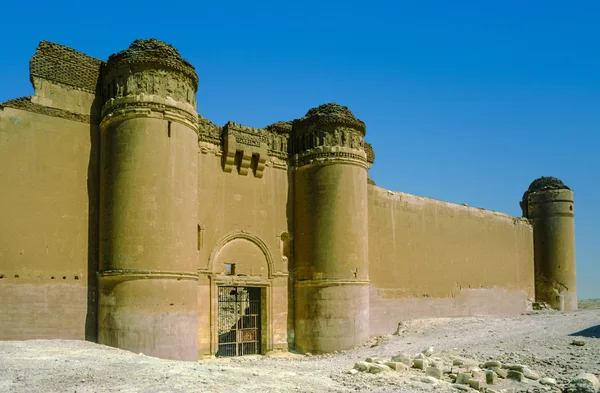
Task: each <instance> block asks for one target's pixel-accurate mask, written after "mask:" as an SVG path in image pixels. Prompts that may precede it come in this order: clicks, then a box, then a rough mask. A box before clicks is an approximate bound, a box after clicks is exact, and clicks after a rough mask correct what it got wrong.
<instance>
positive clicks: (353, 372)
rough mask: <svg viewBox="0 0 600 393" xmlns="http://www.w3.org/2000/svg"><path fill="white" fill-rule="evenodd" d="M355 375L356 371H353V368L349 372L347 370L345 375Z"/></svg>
mask: <svg viewBox="0 0 600 393" xmlns="http://www.w3.org/2000/svg"><path fill="white" fill-rule="evenodd" d="M356 373H358V370H357V369H355V368H353V369H351V370H348V371H346V374H350V375H354V374H356Z"/></svg>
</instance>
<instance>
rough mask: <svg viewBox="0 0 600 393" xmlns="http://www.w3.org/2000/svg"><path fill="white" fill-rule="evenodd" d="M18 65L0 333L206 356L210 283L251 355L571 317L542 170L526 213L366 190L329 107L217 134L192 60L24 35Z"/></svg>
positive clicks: (212, 306) (1, 216) (8, 126)
mask: <svg viewBox="0 0 600 393" xmlns="http://www.w3.org/2000/svg"><path fill="white" fill-rule="evenodd" d="M30 71H31V81H32V84H33V86H34V89H35V95H34V96H33V97H30V98H19V99H16V100H11V101H8V102H5V103H3V104H0V105H1V107H0V168H2V169H1V172H0V189H2V190H3V192H2V193H0V222H2V223H3V225H2V227H1V229H0V299H2V300H3V304H4V308H3V312H2V313H0V339H3V340H16V339H39V338H47V339H51V338H63V339H86V340H91V341H97V342H100V343H103V344H107V345H112V346H115V347H119V348H123V349H128V350H132V351H135V352H143V353H146V354H149V355H153V356H158V357H164V358H172V359H187V360H193V359H196V358H198V357H205V356H213V355H214V354H215V353H216V352H217V345H218V332H217V329H216V326H215V324H216V318H217V314H218V310H217V308H218V305H217V297H216V292H217V289H218V288H219V287H221V286H244V287H258V288H260V291H261V292H260V293H261V305H260V307H261V315H262V316H261V318H262V321H261V322H262V328H261V338H260V341H261V343H262V352H263V353H264V352H269V351H276V350H288V349H292V348H295V349H296V350H299V351H310V352H328V351H335V350H342V349H347V348H352V347H354V346H356V345H359V344H361V343H362V342H364V341H365V340H366V339H367V338H368V337H370V336H373V335H379V334H389V333H392V332H394V330H395V329H396V327H397V324H398V323H399V322H401V321H403V320H406V319H408V318H415V317H426V316H453V315H471V314H515V313H520V312H523V311H525V310H527V309H528V308H529V307H531V302H533V301H535V300H537V301H544V302H547V303H549V304H551V305H552V306H553V307H555V308H562V309H565V310H572V309H576V304H577V302H576V288H575V286H576V282H575V254H574V235H573V195H572V192H571V191H570V190H568V188H567V187H566V186H564V184H562V183H561V182H559V181H555V182H554V183H552V182H551V183H548V182H544V181H542V182H541V183H540V182H538V183H535V182H534V183H533V184H532V186H531V188H530V190H528V193H526V195H525V196H524V209H523V210H524V217H526V218H515V217H510V216H507V215H504V214H501V213H496V212H493V211H488V210H483V209H477V208H472V207H468V206H463V205H456V204H451V203H446V202H442V201H437V200H433V199H428V198H422V197H416V196H412V195H408V194H404V193H400V192H393V191H388V190H385V189H383V188H380V187H377V186H376V185H375V184H374V182H373V181H372V180H371V179H370V178H369V176H368V169H369V168H370V167H371V165H372V164H373V163H374V159H375V154H374V151H373V148H372V147H371V145H369V144H368V143H367V142H365V140H364V137H365V134H366V126H365V124H364V123H363V122H362V121H360V120H358V119H356V118H355V117H354V115H353V114H352V112H350V111H349V110H348V108H345V107H342V106H339V105H336V104H327V105H322V106H320V107H318V108H313V109H311V110H310V111H308V112H307V114H306V115H305V116H304V117H302V118H299V119H297V120H294V121H290V122H279V123H275V124H273V125H270V126H267V127H265V128H260V129H257V128H252V127H247V126H243V125H240V124H237V123H234V122H228V123H227V124H225V125H224V126H217V125H215V124H213V123H212V122H210V120H208V119H206V118H204V117H202V116H201V115H198V113H197V112H196V102H195V93H196V88H197V83H198V79H197V78H198V77H197V76H196V74H195V71H194V68H193V66H192V65H191V64H189V63H188V62H187V61H185V60H184V59H183V58H182V57H181V56H180V55H179V53H178V52H177V51H176V50H175V49H174V48H172V47H171V46H169V45H167V44H164V43H162V42H160V41H156V40H138V41H135V42H134V43H133V44H132V45H131V47H130V48H128V49H127V50H125V51H122V52H119V53H117V54H115V55H112V56H111V57H110V58H109V59H108V61H107V62H102V61H100V60H97V59H93V58H91V57H89V56H86V55H84V54H82V53H79V52H77V51H75V50H73V49H70V48H67V47H64V46H61V45H58V44H54V43H50V42H45V41H44V42H41V43H40V45H39V47H38V48H37V51H36V53H35V55H34V56H33V57H32V59H31V62H30ZM199 109H200V111H201V110H202V108H199ZM532 223H533V224H532ZM232 265H234V266H235V268H234V269H235V274H230V272H228V271H227V270H228V269H231V266H232Z"/></svg>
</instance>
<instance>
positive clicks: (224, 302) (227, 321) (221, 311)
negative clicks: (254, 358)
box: [217, 287, 260, 357]
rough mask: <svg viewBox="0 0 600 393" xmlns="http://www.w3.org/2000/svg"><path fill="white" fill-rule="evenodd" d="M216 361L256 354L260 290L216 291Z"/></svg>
mask: <svg viewBox="0 0 600 393" xmlns="http://www.w3.org/2000/svg"><path fill="white" fill-rule="evenodd" d="M218 293H219V303H218V304H219V305H218V321H219V322H218V327H219V349H218V351H217V357H226V356H243V355H253V354H258V353H260V288H255V287H218Z"/></svg>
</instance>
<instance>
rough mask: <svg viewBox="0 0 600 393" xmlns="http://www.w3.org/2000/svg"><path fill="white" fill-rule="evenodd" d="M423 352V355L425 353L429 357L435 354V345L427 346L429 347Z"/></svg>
mask: <svg viewBox="0 0 600 393" xmlns="http://www.w3.org/2000/svg"><path fill="white" fill-rule="evenodd" d="M422 353H423V355H425V356H427V357H429V356H431V355H433V347H429V348H427V349H426V350H424V351H423V352H422Z"/></svg>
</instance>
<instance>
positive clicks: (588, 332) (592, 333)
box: [569, 325, 600, 338]
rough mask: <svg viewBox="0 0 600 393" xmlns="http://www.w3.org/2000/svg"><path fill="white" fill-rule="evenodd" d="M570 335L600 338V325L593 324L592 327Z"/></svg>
mask: <svg viewBox="0 0 600 393" xmlns="http://www.w3.org/2000/svg"><path fill="white" fill-rule="evenodd" d="M569 336H578V337H590V338H600V325H596V326H592V327H591V328H587V329H583V330H580V331H578V332H575V333H571V334H569Z"/></svg>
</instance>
